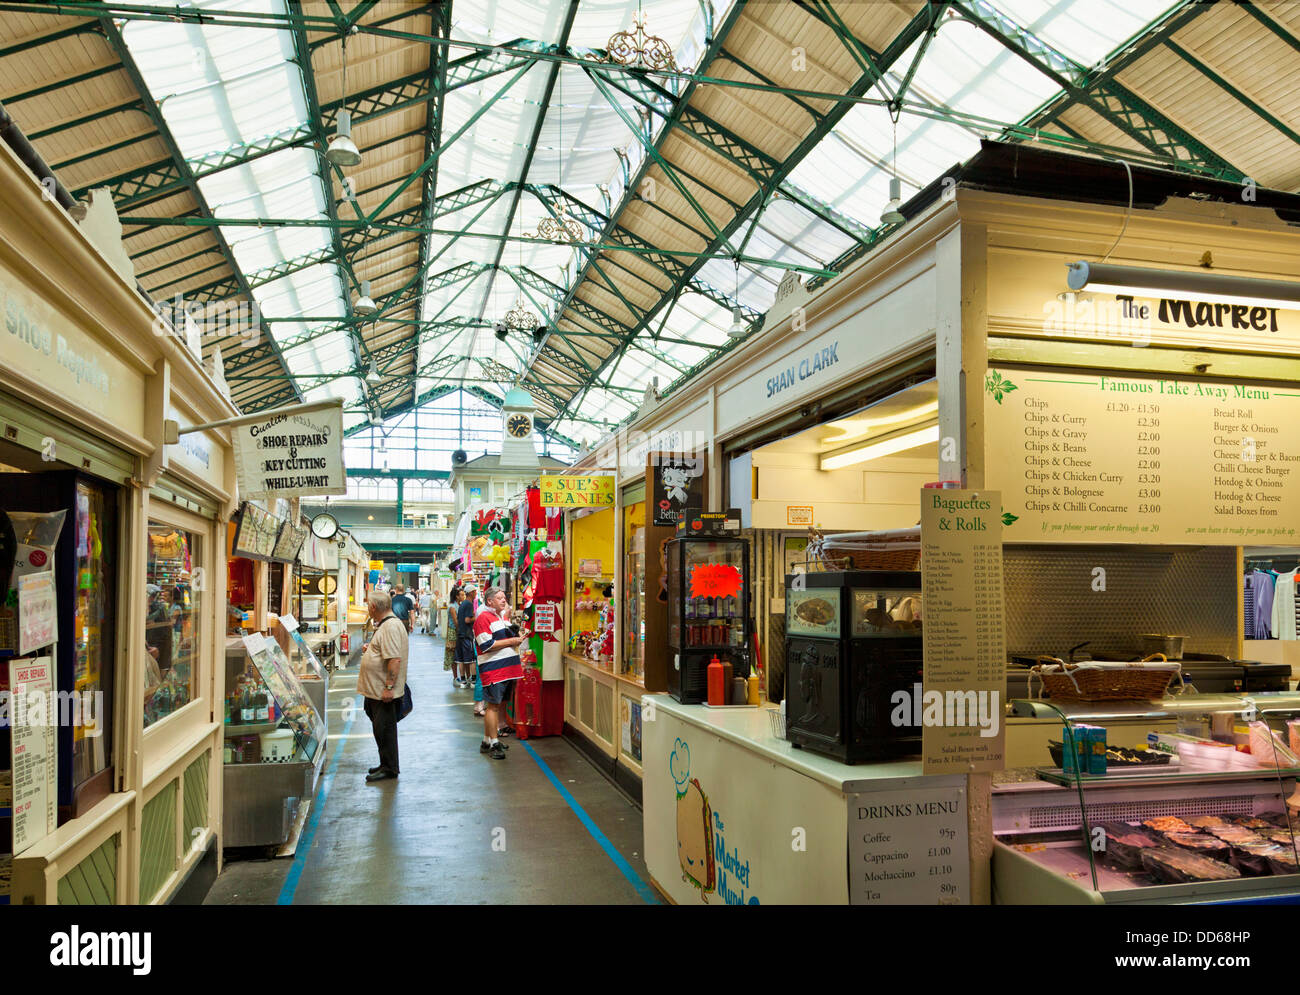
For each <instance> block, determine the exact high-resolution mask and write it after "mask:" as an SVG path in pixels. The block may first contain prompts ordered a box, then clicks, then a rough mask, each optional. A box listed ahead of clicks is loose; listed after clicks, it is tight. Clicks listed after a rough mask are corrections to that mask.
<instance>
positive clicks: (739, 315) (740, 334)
mask: <svg viewBox="0 0 1300 995" xmlns="http://www.w3.org/2000/svg"><path fill="white" fill-rule="evenodd" d="M745 332H746V327H745V312H744V311H742V310H741V309H740V257H739V256H737V257H736V306H735V307H733V308H732V309H731V327H730V328H728V329H727V338H731V339H743V338H744V337H745Z"/></svg>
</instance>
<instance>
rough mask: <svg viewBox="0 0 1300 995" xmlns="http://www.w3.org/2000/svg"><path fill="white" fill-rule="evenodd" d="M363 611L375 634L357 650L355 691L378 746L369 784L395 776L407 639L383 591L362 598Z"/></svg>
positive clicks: (405, 632)
mask: <svg viewBox="0 0 1300 995" xmlns="http://www.w3.org/2000/svg"><path fill="white" fill-rule="evenodd" d="M366 608H367V610H368V611H369V613H370V620H371V621H372V622H373V623H374V625H375V634H374V635H373V636H371V637H370V641H369V642H368V643H366V644H365V646H363V647H362V648H361V669H360V672H359V673H358V674H357V690H358V691H360V692H361V694H362V696H363V697H364V698H365V709H366V717H367V718H369V719H370V726H371V729H372V730H373V732H374V734H375V745H376V746H377V747H379V766H378V767H371V768H370V773H369V774H367V775H366V781H367V783H373V782H375V781H387V780H390V779H392V778H395V777H397V775H398V770H399V769H398V764H397V706H398V704H399V703H400V702H401V700H402V695H403V694H405V692H406V660H407V654H408V650H409V639H408V636H407V631H406V623H405V622H403V621H402V620H401V619H400V618H398V617H397V616H396V615H394V614H393V612H392V601H391V599H390V598H389V596H388V593H387V592H386V591H371V592H370V593H369V594H368V595H366Z"/></svg>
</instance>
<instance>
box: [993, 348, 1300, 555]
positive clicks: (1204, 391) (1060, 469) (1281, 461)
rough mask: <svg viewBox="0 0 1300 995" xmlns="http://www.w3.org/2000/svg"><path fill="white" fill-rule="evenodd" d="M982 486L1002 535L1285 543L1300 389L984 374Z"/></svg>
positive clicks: (1299, 525) (1049, 373)
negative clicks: (998, 494) (991, 498)
mask: <svg viewBox="0 0 1300 995" xmlns="http://www.w3.org/2000/svg"><path fill="white" fill-rule="evenodd" d="M984 387H985V390H984V398H985V403H984V413H985V421H986V426H987V428H986V433H987V434H986V438H985V449H986V459H987V464H986V471H985V481H986V483H987V484H988V485H989V486H990V487H994V488H998V489H1000V490H1001V491H1002V493H1003V512H1004V519H1003V520H1004V521H1005V522H1006V523H1007V526H1006V528H1005V530H1004V536H1003V538H1004V540H1005V541H1007V542H1107V543H1112V542H1123V543H1188V544H1195V545H1219V546H1239V545H1268V544H1273V543H1276V544H1280V545H1288V546H1289V545H1295V544H1296V539H1297V536H1300V487H1297V486H1296V485H1297V482H1298V481H1300V390H1296V389H1294V388H1290V387H1277V386H1274V385H1271V384H1259V383H1248V382H1241V381H1228V380H1208V379H1201V380H1196V379H1186V378H1172V377H1171V378H1151V377H1136V376H1127V375H1114V374H1110V373H1106V374H1097V375H1094V374H1088V373H1081V372H1078V371H1076V370H1054V369H1044V368H1021V369H1014V368H1007V367H1002V368H999V369H993V370H989V371H988V373H987V375H986V377H985V384H984Z"/></svg>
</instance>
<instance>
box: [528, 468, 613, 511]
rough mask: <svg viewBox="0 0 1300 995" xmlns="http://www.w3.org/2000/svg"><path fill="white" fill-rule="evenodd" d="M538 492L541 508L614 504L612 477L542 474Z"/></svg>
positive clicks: (606, 474)
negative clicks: (540, 497) (540, 496)
mask: <svg viewBox="0 0 1300 995" xmlns="http://www.w3.org/2000/svg"><path fill="white" fill-rule="evenodd" d="M540 490H541V495H542V507H543V508H596V507H604V506H607V505H612V504H613V503H614V475H613V474H612V473H602V474H589V475H585V476H576V475H564V474H558V473H544V474H542V476H541V480H540Z"/></svg>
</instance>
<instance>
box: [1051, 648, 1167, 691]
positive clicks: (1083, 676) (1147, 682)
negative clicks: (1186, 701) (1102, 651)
mask: <svg viewBox="0 0 1300 995" xmlns="http://www.w3.org/2000/svg"><path fill="white" fill-rule="evenodd" d="M1155 657H1157V658H1158V660H1156V659H1154V658H1153V659H1148V660H1143V661H1142V662H1141V663H1097V662H1091V663H1066V662H1064V661H1063V660H1058V659H1056V658H1055V657H1039V658H1038V659H1039V663H1038V664H1037V665H1036V666H1034V667H1032V668H1031V669H1030V672H1029V674H1030V676H1029V685H1030V692H1029V693H1030V696H1031V697H1033V696H1034V691H1033V684H1034V678H1035V677H1037V678H1038V680H1039V681H1040V682H1041V684H1042V690H1043V691H1046V692H1047V694H1048V695H1050V696H1051V697H1052V698H1053V699H1055V700H1057V701H1154V700H1156V699H1158V698H1163V697H1164V696H1165V691H1166V690H1167V689H1168V688H1169V683H1170V681H1172V680H1173V679H1174V678H1175V677H1177V678H1178V684H1179V689H1180V690H1181V688H1182V683H1183V675H1182V669H1183V668H1182V665H1181V664H1178V663H1169V662H1168V661H1166V660H1165V658H1164V657H1163V656H1162V655H1161V654H1159V653H1157V654H1155Z"/></svg>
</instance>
